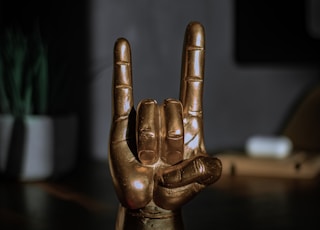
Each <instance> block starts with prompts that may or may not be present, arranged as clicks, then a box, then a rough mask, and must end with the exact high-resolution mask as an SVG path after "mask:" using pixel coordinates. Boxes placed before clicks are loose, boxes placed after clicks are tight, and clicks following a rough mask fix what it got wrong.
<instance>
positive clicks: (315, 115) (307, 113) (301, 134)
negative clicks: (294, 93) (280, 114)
mask: <svg viewBox="0 0 320 230" xmlns="http://www.w3.org/2000/svg"><path fill="white" fill-rule="evenodd" d="M283 135H285V136H287V137H289V138H290V140H291V141H292V143H293V147H294V149H295V150H303V151H312V152H319V153H320V85H317V86H315V87H314V88H312V89H311V90H310V91H309V92H307V94H306V95H305V96H304V97H302V100H301V102H300V103H299V104H298V106H297V107H296V108H295V110H294V111H293V113H292V116H291V118H290V119H288V122H287V124H286V126H285V128H284V130H283Z"/></svg>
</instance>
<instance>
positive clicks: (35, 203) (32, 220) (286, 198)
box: [0, 162, 320, 230]
mask: <svg viewBox="0 0 320 230" xmlns="http://www.w3.org/2000/svg"><path fill="white" fill-rule="evenodd" d="M117 208H118V201H117V198H116V196H115V193H114V190H113V187H112V184H111V178H110V175H109V171H108V167H107V163H106V162H94V163H89V164H88V165H86V166H79V167H78V168H77V169H76V170H75V171H74V172H73V173H71V174H69V175H66V176H64V177H63V178H59V179H55V180H50V181H43V182H28V183H27V182H14V181H8V180H4V179H3V178H2V179H1V183H0V229H1V230H10V229H19V230H20V229H22V230H24V229H28V230H29V229H30V230H49V229H50V230H57V229H59V230H64V229H77V230H80V229H81V230H82V229H83V230H85V229H86V230H87V229H88V230H89V229H90V230H100V229H101V230H107V229H114V223H115V218H116V213H117ZM183 219H184V223H185V228H186V229H190V230H192V229H197V230H200V229H320V180H319V178H317V179H313V180H302V179H279V178H277V179H276V178H261V177H243V176H223V177H222V178H221V179H220V180H219V181H218V182H217V183H216V184H214V185H213V186H210V187H208V188H207V189H205V190H204V191H202V192H201V193H200V194H199V195H198V196H197V197H196V198H195V199H193V200H192V201H191V202H189V203H188V204H187V205H185V206H184V207H183Z"/></svg>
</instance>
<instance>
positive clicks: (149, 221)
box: [116, 204, 184, 230]
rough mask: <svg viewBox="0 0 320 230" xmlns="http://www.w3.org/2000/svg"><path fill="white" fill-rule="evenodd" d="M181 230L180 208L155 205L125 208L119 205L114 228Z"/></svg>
mask: <svg viewBox="0 0 320 230" xmlns="http://www.w3.org/2000/svg"><path fill="white" fill-rule="evenodd" d="M128 229H130V230H150V229H158V230H160V229H161V230H163V229H166V230H183V229H184V227H183V221H182V215H181V209H178V210H174V211H172V210H165V209H161V208H159V207H157V206H153V205H151V206H147V207H145V208H142V209H135V210H132V209H127V208H125V207H123V206H122V205H121V204H120V205H119V210H118V216H117V221H116V230H128Z"/></svg>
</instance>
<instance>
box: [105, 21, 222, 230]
mask: <svg viewBox="0 0 320 230" xmlns="http://www.w3.org/2000/svg"><path fill="white" fill-rule="evenodd" d="M204 52H205V50H204V29H203V27H202V25H201V24H199V23H196V22H194V23H190V24H189V25H188V27H187V29H186V34H185V41H184V51H183V60H182V75H181V86H180V100H175V99H167V100H165V101H164V103H163V104H162V105H158V104H157V102H156V101H155V100H152V99H146V100H143V101H141V102H140V103H139V105H138V106H137V112H136V111H135V109H134V103H133V92H132V76H131V75H132V74H131V63H132V62H131V51H130V46H129V43H128V42H127V40H125V39H124V38H120V39H118V40H117V41H116V44H115V47H114V76H113V120H112V127H111V135H110V143H109V144H110V153H109V164H110V171H111V175H112V179H113V183H114V187H115V190H116V193H117V196H118V199H119V201H120V203H121V205H120V209H119V213H118V219H117V224H116V229H166V230H168V229H183V224H182V219H181V211H180V209H181V206H182V205H184V204H185V203H187V202H188V201H189V200H190V199H192V198H193V197H194V196H195V195H196V194H197V193H198V192H199V191H201V190H202V189H203V188H205V187H206V186H207V185H210V184H212V183H214V182H215V181H217V180H218V179H219V177H220V174H221V168H222V165H221V162H220V160H219V159H217V158H214V157H211V156H209V155H208V154H207V153H206V150H205V147H204V140H203V124H202V94H203V75H204ZM168 84H170V82H168Z"/></svg>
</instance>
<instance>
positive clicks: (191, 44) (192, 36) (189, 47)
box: [180, 22, 205, 116]
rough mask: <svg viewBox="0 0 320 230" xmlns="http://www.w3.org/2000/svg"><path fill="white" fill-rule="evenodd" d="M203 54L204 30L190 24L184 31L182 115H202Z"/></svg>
mask: <svg viewBox="0 0 320 230" xmlns="http://www.w3.org/2000/svg"><path fill="white" fill-rule="evenodd" d="M204 52H205V38H204V28H203V26H202V25H201V24H200V23H198V22H192V23H190V24H189V25H188V26H187V29H186V33H185V38H184V47H183V57H182V70H181V83H180V84H181V85H180V101H181V102H182V104H183V112H184V114H191V115H196V116H198V115H200V116H201V113H202V95H203V77H204Z"/></svg>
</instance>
